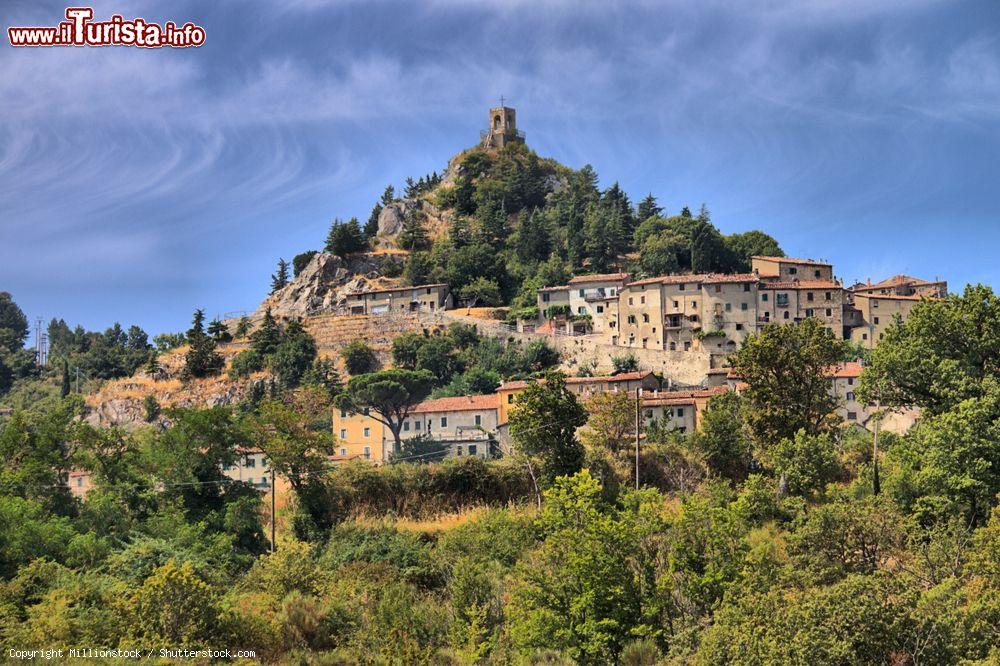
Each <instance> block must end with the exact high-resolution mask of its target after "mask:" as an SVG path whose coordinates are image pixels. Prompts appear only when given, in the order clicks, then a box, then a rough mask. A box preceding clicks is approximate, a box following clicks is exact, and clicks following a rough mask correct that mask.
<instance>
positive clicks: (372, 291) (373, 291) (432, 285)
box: [350, 282, 448, 296]
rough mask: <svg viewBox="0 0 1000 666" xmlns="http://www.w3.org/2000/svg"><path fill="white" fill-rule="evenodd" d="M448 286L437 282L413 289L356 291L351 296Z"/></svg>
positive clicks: (391, 288)
mask: <svg viewBox="0 0 1000 666" xmlns="http://www.w3.org/2000/svg"><path fill="white" fill-rule="evenodd" d="M447 286H448V285H447V284H446V283H444V282H437V283H435V284H417V285H414V286H412V287H385V288H382V289H366V290H364V291H355V292H353V293H351V294H350V295H351V296H355V295H361V294H385V293H388V292H391V291H393V292H395V291H411V290H417V289H436V288H437V287H447Z"/></svg>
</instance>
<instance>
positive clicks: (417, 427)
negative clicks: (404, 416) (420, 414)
mask: <svg viewBox="0 0 1000 666" xmlns="http://www.w3.org/2000/svg"><path fill="white" fill-rule="evenodd" d="M421 423H423V421H421V420H420V419H417V420H416V421H414V422H413V429H414V430H420V424H421Z"/></svg>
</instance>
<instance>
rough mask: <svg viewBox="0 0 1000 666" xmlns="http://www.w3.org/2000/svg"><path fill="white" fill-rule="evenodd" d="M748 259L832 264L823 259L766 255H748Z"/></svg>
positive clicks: (814, 264) (812, 264) (820, 264)
mask: <svg viewBox="0 0 1000 666" xmlns="http://www.w3.org/2000/svg"><path fill="white" fill-rule="evenodd" d="M750 259H762V260H763V261H780V262H782V263H785V264H808V265H810V266H833V264H829V263H827V262H825V261H816V260H815V259H795V258H793V257H769V256H766V255H755V256H753V257H750Z"/></svg>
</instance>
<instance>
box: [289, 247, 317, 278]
mask: <svg viewBox="0 0 1000 666" xmlns="http://www.w3.org/2000/svg"><path fill="white" fill-rule="evenodd" d="M317 254H319V252H317V251H316V250H309V251H307V252H301V253H299V254H297V255H295V256H294V257H293V258H292V276H293V277H298V276H299V273H301V272H302V271H304V270H305V268H306V266H308V265H309V262H311V261H312V260H313V257H315V256H316V255H317Z"/></svg>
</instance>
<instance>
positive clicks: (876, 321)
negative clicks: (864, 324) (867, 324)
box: [873, 317, 878, 325]
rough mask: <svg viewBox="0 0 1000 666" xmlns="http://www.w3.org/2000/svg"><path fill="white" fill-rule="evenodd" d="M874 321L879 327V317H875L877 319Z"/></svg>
mask: <svg viewBox="0 0 1000 666" xmlns="http://www.w3.org/2000/svg"><path fill="white" fill-rule="evenodd" d="M873 321H874V322H875V324H876V325H878V317H875V319H873Z"/></svg>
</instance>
